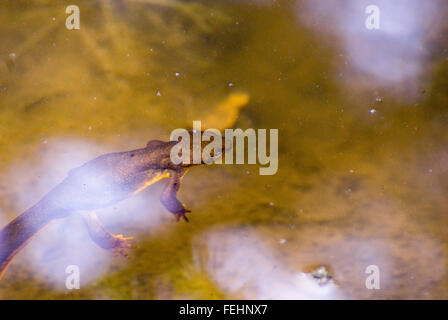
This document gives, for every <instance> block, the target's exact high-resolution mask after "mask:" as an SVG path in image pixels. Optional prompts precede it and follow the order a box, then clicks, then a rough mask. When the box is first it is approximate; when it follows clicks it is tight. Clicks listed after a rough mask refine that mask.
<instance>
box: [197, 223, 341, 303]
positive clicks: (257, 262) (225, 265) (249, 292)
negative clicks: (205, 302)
mask: <svg viewBox="0 0 448 320" xmlns="http://www.w3.org/2000/svg"><path fill="white" fill-rule="evenodd" d="M204 246H205V248H204ZM194 247H195V248H202V249H203V251H196V252H195V258H196V263H197V264H198V265H200V266H205V269H206V272H207V273H208V274H209V276H210V277H211V278H212V279H213V280H214V281H215V282H216V283H217V284H218V285H219V287H220V288H221V290H223V291H225V292H226V293H228V294H231V295H237V296H238V297H240V296H242V298H245V299H342V298H343V296H342V294H341V292H340V290H339V288H338V287H337V286H336V285H335V284H334V283H332V282H330V283H327V284H324V285H319V284H318V281H316V280H315V279H313V278H312V277H311V276H310V275H309V274H305V273H303V272H301V271H300V270H295V269H294V268H291V267H290V266H287V265H286V264H285V263H284V262H282V259H281V257H279V256H278V255H275V254H274V253H273V252H272V250H271V248H270V247H269V246H268V245H267V244H266V243H264V242H263V240H262V238H261V237H260V236H259V235H257V233H255V232H252V231H248V230H238V229H234V228H228V229H225V230H216V231H213V232H208V233H206V234H205V235H202V237H200V238H198V245H197V246H194ZM204 259H205V260H204Z"/></svg>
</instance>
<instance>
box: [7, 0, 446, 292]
mask: <svg viewBox="0 0 448 320" xmlns="http://www.w3.org/2000/svg"><path fill="white" fill-rule="evenodd" d="M69 4H71V3H68V2H65V1H45V0H40V1H33V4H30V2H29V1H17V0H16V1H2V2H1V5H0V21H1V22H0V38H1V39H2V40H1V42H0V57H2V63H0V110H1V112H0V145H1V149H0V225H5V224H6V223H7V222H8V221H9V220H10V219H12V218H13V217H14V216H16V215H18V214H19V213H20V212H22V211H23V210H24V209H26V208H27V207H29V206H31V205H32V204H33V203H35V202H36V201H37V200H39V199H40V197H42V196H43V195H44V194H45V193H46V192H48V191H49V190H50V188H51V187H53V186H54V185H56V184H57V183H58V182H59V181H61V179H63V178H64V176H65V175H66V173H67V171H68V170H69V169H71V168H73V167H76V166H79V165H81V164H82V163H84V162H85V161H88V160H89V159H91V158H93V157H95V156H98V155H100V154H103V153H106V152H113V151H121V150H129V149H132V148H136V147H141V146H143V145H145V144H146V142H147V141H148V140H151V139H162V140H167V139H168V137H169V134H170V132H171V131H172V130H173V129H175V128H178V127H189V126H191V124H192V121H193V120H202V121H203V123H205V124H207V126H216V127H222V128H224V127H228V126H233V127H235V128H243V129H246V128H266V129H269V128H278V129H279V170H278V172H277V174H275V175H273V176H260V175H259V174H258V168H259V166H258V165H221V166H219V165H216V166H210V167H201V168H195V169H194V170H191V171H190V172H189V173H188V175H187V176H186V177H185V179H184V183H183V186H182V188H181V191H180V198H181V199H182V200H183V201H184V202H185V203H186V204H187V206H188V207H190V208H191V209H192V210H193V213H192V214H191V215H190V217H191V218H190V221H191V222H190V223H189V224H186V223H177V224H176V223H175V222H174V220H173V218H172V216H170V214H169V213H167V212H166V211H165V210H164V208H162V206H161V205H160V204H159V203H158V196H159V194H160V191H161V188H162V186H163V184H164V183H165V182H160V183H159V184H158V185H155V186H152V187H151V188H148V189H147V190H145V191H144V192H142V193H141V194H139V195H138V196H136V197H134V198H132V199H128V200H125V201H123V202H122V203H120V204H118V205H117V206H114V207H112V208H110V209H107V210H103V211H101V212H98V214H99V216H100V218H102V219H103V221H104V223H105V225H106V227H107V228H108V229H109V230H111V231H112V232H114V233H117V234H120V233H122V234H124V235H127V236H133V237H135V240H136V243H137V244H138V245H139V246H140V248H139V249H135V250H133V251H132V252H131V254H130V259H128V260H126V259H124V258H121V257H112V256H111V255H110V254H109V253H108V252H105V251H104V250H102V249H100V248H97V247H96V245H95V244H94V243H92V241H91V240H90V239H89V238H88V235H87V232H86V231H85V230H84V228H83V224H82V222H81V221H80V219H79V217H78V216H76V215H74V216H73V217H69V218H67V219H65V220H63V221H58V222H56V223H55V224H53V225H51V226H50V227H49V228H48V229H46V230H45V231H44V232H43V233H42V234H40V235H39V236H37V237H36V238H35V239H34V240H33V241H32V242H31V243H30V244H29V245H28V246H27V247H26V248H25V249H24V250H23V251H22V252H21V253H20V254H19V255H18V256H17V258H16V259H15V260H14V262H13V263H12V265H11V266H10V268H9V269H8V271H7V273H6V275H5V277H4V279H3V280H2V282H1V284H0V297H1V298H3V299H11V298H21V299H22V298H24V299H54V298H87V299H100V298H112V299H158V298H163V299H175V298H187V299H190V298H192V299H217V298H218V299H219V298H252V299H257V298H266V299H278V298H286V299H288V298H290V299H297V298H362V299H364V298H382V299H388V298H402V299H407V298H418V299H428V298H444V299H446V298H448V294H447V287H448V277H447V274H446V267H447V261H446V258H445V257H446V255H447V254H448V245H447V241H448V233H447V232H446V224H445V223H446V222H447V215H446V212H447V210H448V203H447V201H446V196H445V194H446V193H447V191H448V184H447V182H446V180H447V178H448V166H447V161H448V152H447V151H446V145H447V142H448V134H447V130H446V120H447V117H446V111H447V108H448V95H447V90H446V87H447V79H448V64H447V59H446V58H447V51H446V48H447V41H446V38H443V36H442V34H443V33H442V32H441V31H440V30H446V26H445V25H443V23H444V22H443V20H437V19H436V18H437V17H438V16H436V17H435V18H434V19H432V21H431V23H432V24H431V25H430V26H429V27H428V26H427V24H425V23H423V24H422V25H421V27H420V25H418V24H417V27H416V28H417V29H416V31H415V32H414V33H412V34H411V35H409V34H408V33H406V32H405V35H404V36H401V35H400V34H398V39H400V41H401V40H402V39H405V37H407V38H406V41H405V40H403V41H402V42H400V41H395V40H394V39H395V38H394V37H397V34H392V35H387V34H386V35H384V34H382V33H379V35H378V34H377V36H375V37H378V38H375V39H376V40H375V39H374V41H377V40H378V39H379V40H380V41H383V40H384V41H386V42H385V43H386V44H387V45H386V47H381V46H378V51H377V53H376V55H375V56H367V58H368V59H367V63H368V64H367V65H366V64H365V61H364V60H363V59H364V58H365V57H366V53H365V52H364V51H357V50H360V48H361V49H362V48H363V47H366V46H367V44H366V43H363V41H370V40H371V38H369V37H370V36H366V35H365V34H361V35H357V31H356V30H357V29H355V31H353V30H352V31H353V32H352V31H351V28H349V27H347V26H346V25H341V24H340V23H341V21H343V20H344V19H343V18H341V20H340V21H339V22H338V21H333V19H327V20H325V23H324V22H323V21H324V20H319V19H321V18H320V17H319V14H316V12H318V13H321V12H324V10H323V9H325V8H317V9H316V8H314V11H313V10H312V9H310V8H309V7H308V5H309V2H306V1H302V2H297V3H296V2H294V1H277V2H275V3H271V2H269V1H259V2H257V1H217V2H216V3H214V4H213V5H212V4H209V3H208V2H206V1H204V2H196V1H188V2H175V1H156V0H147V1H145V0H141V1H124V0H123V1H112V2H107V1H78V6H79V7H80V11H81V28H80V30H72V31H69V30H67V29H66V28H65V19H66V17H67V15H66V14H65V8H66V6H67V5H69ZM412 5H414V6H416V5H417V4H416V3H413V4H412ZM412 5H411V6H412ZM434 5H435V6H436V8H437V9H438V11H440V12H444V11H443V10H446V6H441V5H440V3H439V2H437V1H434ZM439 5H440V7H437V6H439ZM327 9H328V8H327ZM343 9H344V10H349V9H350V8H349V7H348V8H342V9H340V10H342V11H341V12H345V11H343ZM389 9H390V8H389ZM389 9H387V8H386V10H385V12H384V17H386V19H387V17H388V13H389V14H392V13H391V12H392V11H387V10H389ZM417 9H418V8H417ZM316 10H317V11H316ZM390 10H392V9H390ZM330 11H331V10H330ZM338 12H339V11H334V14H335V15H336V14H338ZM347 12H348V11H347ZM445 12H446V11H445ZM339 13H340V12H339ZM395 14H397V15H398V13H395ZM402 15H403V16H405V17H406V12H404V13H402ZM442 16H443V15H442ZM411 17H413V16H412V15H411ZM364 18H365V14H364V12H363V8H362V10H361V11H360V19H361V20H362V21H363V19H364ZM336 20H337V19H336ZM355 20H356V19H355ZM428 20H431V19H429V17H428ZM398 22H400V21H398ZM423 22H425V21H423ZM332 23H334V26H339V29H338V28H337V27H333V25H332ZM338 23H339V24H338ZM400 23H403V24H404V25H405V26H408V25H407V24H406V21H404V22H403V21H401V22H400ZM385 26H386V27H385V28H386V31H387V30H388V29H387V20H386V23H385ZM344 28H347V29H344ZM359 28H361V29H362V28H363V26H362V25H361V26H360V27H359ZM419 28H421V29H419ZM444 28H445V29H444ZM333 29H334V30H333ZM439 31H440V32H439ZM338 32H339V33H338ZM341 32H342V33H341ZM350 32H352V33H350ZM362 32H366V31H365V30H364V31H362ZM343 34H349V35H350V39H355V40H356V41H359V42H356V41H355V42H349V41H347V39H344V38H343V36H342V35H343ZM445 34H446V33H445ZM416 35H420V36H421V38H419V39H420V40H421V44H422V46H423V47H424V48H425V50H421V49H416V50H417V51H412V50H414V49H415V48H414V47H413V45H414V43H416V40H415V39H414V38H413V37H416ZM357 36H359V37H360V38H359V40H358V38H356V37H357ZM363 37H364V38H363ZM366 37H367V38H366ZM382 37H384V38H382ZM372 39H373V38H372ZM372 41H373V40H372ZM384 41H383V42H382V43H384ZM409 43H411V47H407V46H409ZM392 44H393V45H396V46H398V47H399V49H400V50H401V51H400V50H395V49H394V47H393V46H392ZM393 52H395V54H396V56H395V58H396V61H395V60H390V59H391V57H392V58H394V54H393ZM397 52H398V54H397ZM403 52H404V53H403ZM409 52H410V53H409ZM413 52H416V54H415V55H413V54H412V53H413ZM409 57H410V58H409ZM375 63H379V64H378V66H379V67H378V68H377V69H375V70H376V71H377V72H376V73H375V72H374V73H372V70H369V69H368V68H367V69H362V67H366V66H367V67H371V66H372V65H373V66H376V65H375ZM397 64H399V65H400V67H399V68H398V69H394V68H392V67H391V66H393V67H396V66H397ZM414 64H415V65H418V66H419V68H416V69H418V70H414V69H409V70H411V71H408V69H407V68H408V67H409V66H413V65H414ZM383 69H384V70H385V71H383ZM378 70H379V71H378ZM397 70H399V72H397ZM417 71H418V72H417ZM369 72H370V73H369ZM383 76H384V77H383ZM71 264H74V265H79V266H80V272H81V289H80V290H68V289H66V288H65V277H66V276H67V275H66V274H65V268H66V266H67V265H71ZM321 265H324V266H326V268H327V269H328V270H329V272H330V273H331V275H332V277H333V279H334V283H332V284H330V285H326V286H325V285H323V286H315V284H314V283H313V282H311V281H310V280H309V278H304V277H305V276H304V272H305V273H306V272H309V271H310V270H314V269H315V268H316V267H318V266H321ZM369 265H377V266H378V267H379V269H380V272H381V273H380V275H381V278H380V279H381V289H380V290H369V289H367V288H366V286H365V280H366V277H367V276H368V275H367V274H366V273H365V269H366V267H367V266H369Z"/></svg>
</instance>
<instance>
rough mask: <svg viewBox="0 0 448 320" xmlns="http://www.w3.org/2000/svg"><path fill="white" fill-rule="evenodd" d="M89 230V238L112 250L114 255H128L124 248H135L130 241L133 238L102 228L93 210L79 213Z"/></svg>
mask: <svg viewBox="0 0 448 320" xmlns="http://www.w3.org/2000/svg"><path fill="white" fill-rule="evenodd" d="M80 214H81V216H82V218H83V220H84V222H85V224H86V226H87V229H88V231H89V235H90V238H91V239H92V240H93V241H94V242H95V243H96V244H98V245H99V246H100V247H101V248H103V249H108V250H112V252H113V253H114V254H115V255H118V254H121V255H122V256H124V257H128V253H127V252H126V250H125V249H131V248H137V246H136V245H135V244H133V243H132V240H133V238H126V237H123V235H121V234H119V235H114V234H112V233H110V232H109V231H107V230H106V229H104V227H103V225H102V224H101V221H100V219H98V216H97V215H96V213H95V212H82V213H80Z"/></svg>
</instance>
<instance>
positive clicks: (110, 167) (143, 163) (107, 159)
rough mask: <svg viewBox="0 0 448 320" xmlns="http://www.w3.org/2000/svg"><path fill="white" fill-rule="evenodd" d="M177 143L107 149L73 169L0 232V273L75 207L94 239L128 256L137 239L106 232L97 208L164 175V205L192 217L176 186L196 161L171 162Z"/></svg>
mask: <svg viewBox="0 0 448 320" xmlns="http://www.w3.org/2000/svg"><path fill="white" fill-rule="evenodd" d="M175 144H177V141H170V142H162V141H158V140H152V141H150V142H148V144H147V146H146V147H145V148H142V149H137V150H132V151H126V152H119V153H110V154H105V155H102V156H100V157H98V158H95V159H93V160H91V161H89V162H87V163H85V164H84V165H82V166H81V167H79V168H76V169H72V170H70V172H69V174H68V176H67V178H65V180H63V181H62V182H61V183H60V184H58V185H57V186H56V187H54V188H53V189H52V190H51V191H50V192H49V193H47V194H46V195H45V196H44V197H43V198H42V199H41V200H40V201H39V202H38V203H36V204H35V205H34V206H32V207H31V208H30V209H28V210H26V211H25V212H24V213H22V214H21V215H20V216H18V217H17V218H15V219H14V220H13V221H11V222H10V223H9V224H8V225H7V226H5V227H4V228H3V229H2V230H1V231H0V278H1V276H2V275H3V273H4V272H5V270H6V268H7V266H8V264H9V263H10V262H11V260H12V259H13V257H14V256H15V255H16V254H17V253H18V252H19V251H20V249H22V248H23V247H24V246H25V245H26V244H27V243H28V241H30V240H31V238H32V237H33V236H34V235H35V234H36V233H37V232H39V231H40V230H41V229H42V228H44V227H45V226H46V225H48V224H49V223H50V222H52V221H53V220H55V219H60V218H64V217H66V216H68V215H70V214H73V213H76V212H80V213H81V215H82V217H83V218H84V221H85V223H86V225H87V228H88V230H89V234H90V236H91V238H92V240H93V241H95V242H96V243H97V244H98V245H99V246H101V247H103V248H105V249H113V250H115V251H117V252H119V253H122V254H124V255H125V252H124V248H132V247H134V245H132V244H131V243H130V241H131V240H132V239H131V238H124V237H123V236H121V235H113V234H111V233H109V232H107V231H106V230H105V229H104V228H103V227H102V225H101V223H100V221H99V220H98V218H97V216H96V214H95V212H94V211H93V210H97V209H101V208H105V207H108V206H110V205H113V204H115V203H117V202H119V201H121V200H123V199H126V198H128V197H130V196H132V195H134V194H136V193H138V192H140V191H141V190H143V189H145V188H146V187H148V186H149V185H151V184H153V183H155V182H157V181H159V180H160V179H164V178H169V182H168V184H167V185H166V186H165V189H164V190H163V192H162V196H161V199H160V200H161V202H162V204H163V205H164V206H165V208H166V209H167V210H168V211H170V212H171V213H173V214H174V215H175V217H176V219H177V220H179V219H180V218H184V219H185V220H186V221H188V219H187V218H186V216H185V214H186V213H187V212H190V210H188V209H186V208H185V207H184V205H183V204H182V203H181V202H180V201H179V200H178V199H177V191H178V190H179V187H180V183H181V179H182V177H183V175H184V174H185V173H186V171H187V170H188V168H189V167H191V166H192V165H191V164H188V165H187V164H179V165H175V164H173V163H172V162H171V158H170V152H171V148H172V147H173V146H174V145H175ZM224 145H225V142H224V144H223V146H224ZM202 147H204V145H202ZM212 156H213V155H212ZM203 163H204V162H203ZM203 163H201V164H203Z"/></svg>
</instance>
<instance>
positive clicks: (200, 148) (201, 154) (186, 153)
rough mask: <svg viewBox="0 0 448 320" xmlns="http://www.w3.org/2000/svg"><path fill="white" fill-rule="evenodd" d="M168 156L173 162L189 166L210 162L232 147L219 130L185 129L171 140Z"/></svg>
mask: <svg viewBox="0 0 448 320" xmlns="http://www.w3.org/2000/svg"><path fill="white" fill-rule="evenodd" d="M171 143H173V146H172V148H171V150H170V151H171V152H170V157H171V161H172V162H173V163H175V164H180V163H182V166H185V167H190V166H194V165H201V164H212V163H214V162H215V161H216V160H217V159H219V158H220V157H222V156H223V155H224V153H225V151H226V150H228V149H230V148H232V143H231V141H229V140H227V139H226V138H225V137H224V136H222V135H221V134H220V132H219V131H211V130H207V131H194V130H193V131H186V132H185V133H184V134H180V135H179V136H178V137H177V141H173V142H171Z"/></svg>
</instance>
